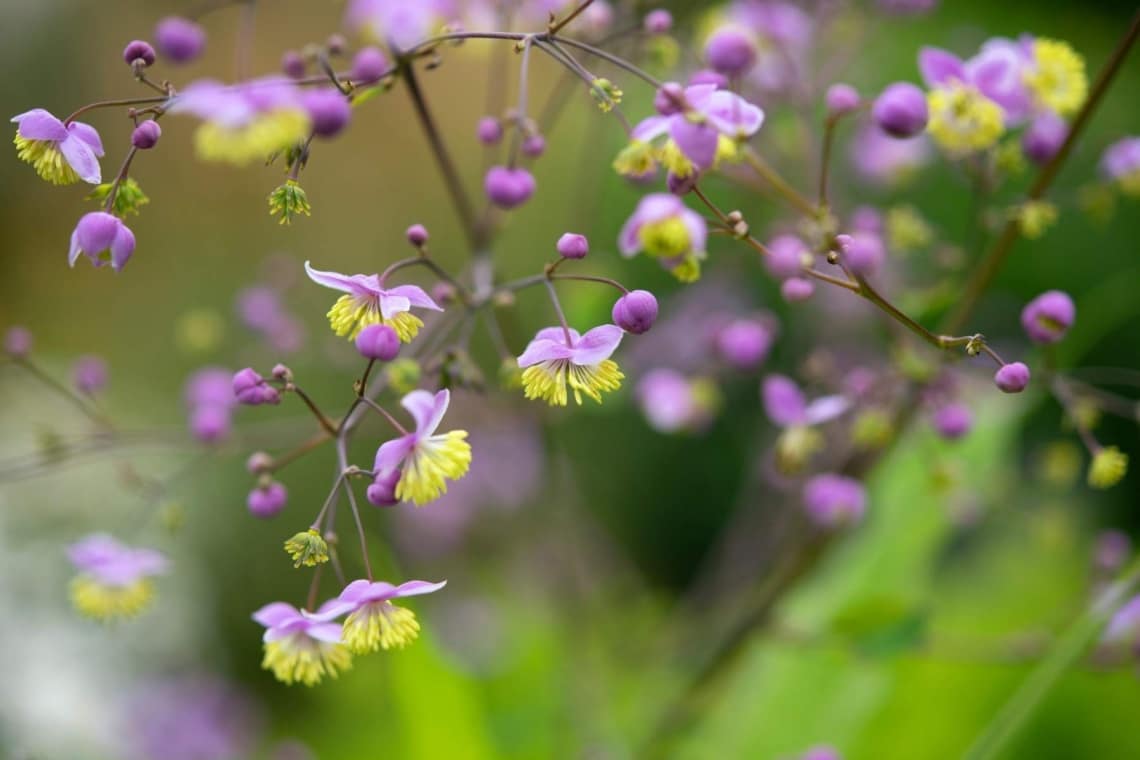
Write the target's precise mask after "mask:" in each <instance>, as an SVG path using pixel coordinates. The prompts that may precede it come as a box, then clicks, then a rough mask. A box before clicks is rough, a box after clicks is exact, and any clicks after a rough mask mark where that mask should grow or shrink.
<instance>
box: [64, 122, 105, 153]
mask: <svg viewBox="0 0 1140 760" xmlns="http://www.w3.org/2000/svg"><path fill="white" fill-rule="evenodd" d="M67 131H68V132H70V133H71V134H73V135H75V136H76V137H78V138H79V139H80V140H82V141H83V142H85V143H87V144H88V145H89V146H91V151H92V152H93V153H94V154H95V155H96V156H99V157H100V158H102V157H103V140H102V139H101V138H100V137H99V133H98V132H96V131H95V127H93V126H91V125H90V124H84V123H83V122H81V121H73V122H71V123H70V124H68V125H67Z"/></svg>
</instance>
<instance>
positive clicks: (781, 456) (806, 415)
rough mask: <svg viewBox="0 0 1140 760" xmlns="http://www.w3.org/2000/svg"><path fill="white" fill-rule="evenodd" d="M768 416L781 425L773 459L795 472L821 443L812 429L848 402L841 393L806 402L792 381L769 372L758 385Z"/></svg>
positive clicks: (848, 406)
mask: <svg viewBox="0 0 1140 760" xmlns="http://www.w3.org/2000/svg"><path fill="white" fill-rule="evenodd" d="M760 395H761V398H762V399H763V401H764V411H765V412H766V413H767V414H768V418H769V419H771V420H772V422H773V423H775V424H776V425H778V426H779V427H781V428H784V430H783V432H782V433H781V434H780V437H779V439H778V440H777V442H776V461H777V464H778V465H779V467H780V469H781V470H783V471H784V472H788V473H794V472H798V471H799V470H800V469H802V468H803V466H804V465H805V464H806V463H807V460H808V459H809V458H810V457H811V455H812V454H814V453H815V452H816V451H818V450H819V449H820V448H821V447H822V446H823V443H824V442H823V436H822V435H821V434H820V433H819V431H817V430H815V426H816V425H820V424H822V423H824V422H827V421H829V420H833V419H835V418H836V417H838V416H840V415H841V414H843V413H844V412H846V411H847V410H848V409H849V408H850V406H851V402H850V401H848V400H847V399H846V398H845V397H843V396H822V397H820V398H817V399H815V400H814V401H812V402H810V403H809V402H808V400H807V398H805V396H804V394H803V391H801V390H800V387H799V386H798V385H797V384H796V382H795V381H794V380H792V379H791V378H789V377H785V376H783V375H769V376H768V377H766V378H764V384H763V386H762V388H761V393H760Z"/></svg>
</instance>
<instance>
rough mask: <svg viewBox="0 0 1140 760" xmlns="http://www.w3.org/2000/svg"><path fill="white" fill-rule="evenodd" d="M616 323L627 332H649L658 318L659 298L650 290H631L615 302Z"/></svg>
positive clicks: (636, 333) (613, 313) (637, 333)
mask: <svg viewBox="0 0 1140 760" xmlns="http://www.w3.org/2000/svg"><path fill="white" fill-rule="evenodd" d="M611 316H612V317H613V319H614V324H615V325H617V326H618V327H620V328H621V329H623V330H625V331H626V332H629V333H633V334H634V335H640V334H642V333H644V332H648V330H649V328H651V327H653V323H654V322H655V321H656V320H657V298H656V297H654V295H653V294H652V293H650V292H649V291H648V290H631V291H629V292H628V293H626V294H625V295H623V296H622V297H621V298H619V299H618V300H617V302H616V303H614V307H613V310H612V313H611Z"/></svg>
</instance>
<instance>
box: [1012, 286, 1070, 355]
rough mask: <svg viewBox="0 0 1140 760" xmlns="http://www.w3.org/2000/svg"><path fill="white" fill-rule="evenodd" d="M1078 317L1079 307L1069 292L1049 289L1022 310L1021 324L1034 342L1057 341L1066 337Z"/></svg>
mask: <svg viewBox="0 0 1140 760" xmlns="http://www.w3.org/2000/svg"><path fill="white" fill-rule="evenodd" d="M1076 318H1077V307H1076V305H1075V304H1074V303H1073V299H1072V298H1070V297H1069V294H1068V293H1065V292H1063V291H1060V290H1048V291H1046V292H1044V293H1042V294H1041V295H1039V296H1037V297H1036V298H1034V299H1033V300H1032V301H1030V302H1029V303H1027V304H1026V305H1025V308H1024V309H1022V310H1021V326H1022V328H1024V330H1025V334H1026V335H1028V336H1029V339H1030V340H1031V341H1033V342H1034V343H1056V342H1057V341H1059V340H1061V338H1064V337H1065V333H1067V332H1068V331H1069V328H1070V327H1072V326H1073V322H1074V321H1075V320H1076Z"/></svg>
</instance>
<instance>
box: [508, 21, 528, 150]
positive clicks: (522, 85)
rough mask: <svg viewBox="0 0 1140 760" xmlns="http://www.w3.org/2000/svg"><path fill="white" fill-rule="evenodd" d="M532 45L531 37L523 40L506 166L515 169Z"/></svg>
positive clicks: (524, 112)
mask: <svg viewBox="0 0 1140 760" xmlns="http://www.w3.org/2000/svg"><path fill="white" fill-rule="evenodd" d="M533 43H534V38H533V37H527V38H525V39H524V40H523V51H522V63H520V64H519V104H518V108H517V111H518V113H517V114H516V118H517V120H518V121H517V122H516V123H515V131H514V134H513V135H512V136H511V149H510V151H509V152H508V153H507V166H508V167H510V168H512V169H513V168H515V164H516V163H518V158H519V148H520V147H522V139H523V138H522V131H523V130H522V125H523V122H525V121H526V101H527V75H528V74H529V73H530V47H531V45H532V44H533Z"/></svg>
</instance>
